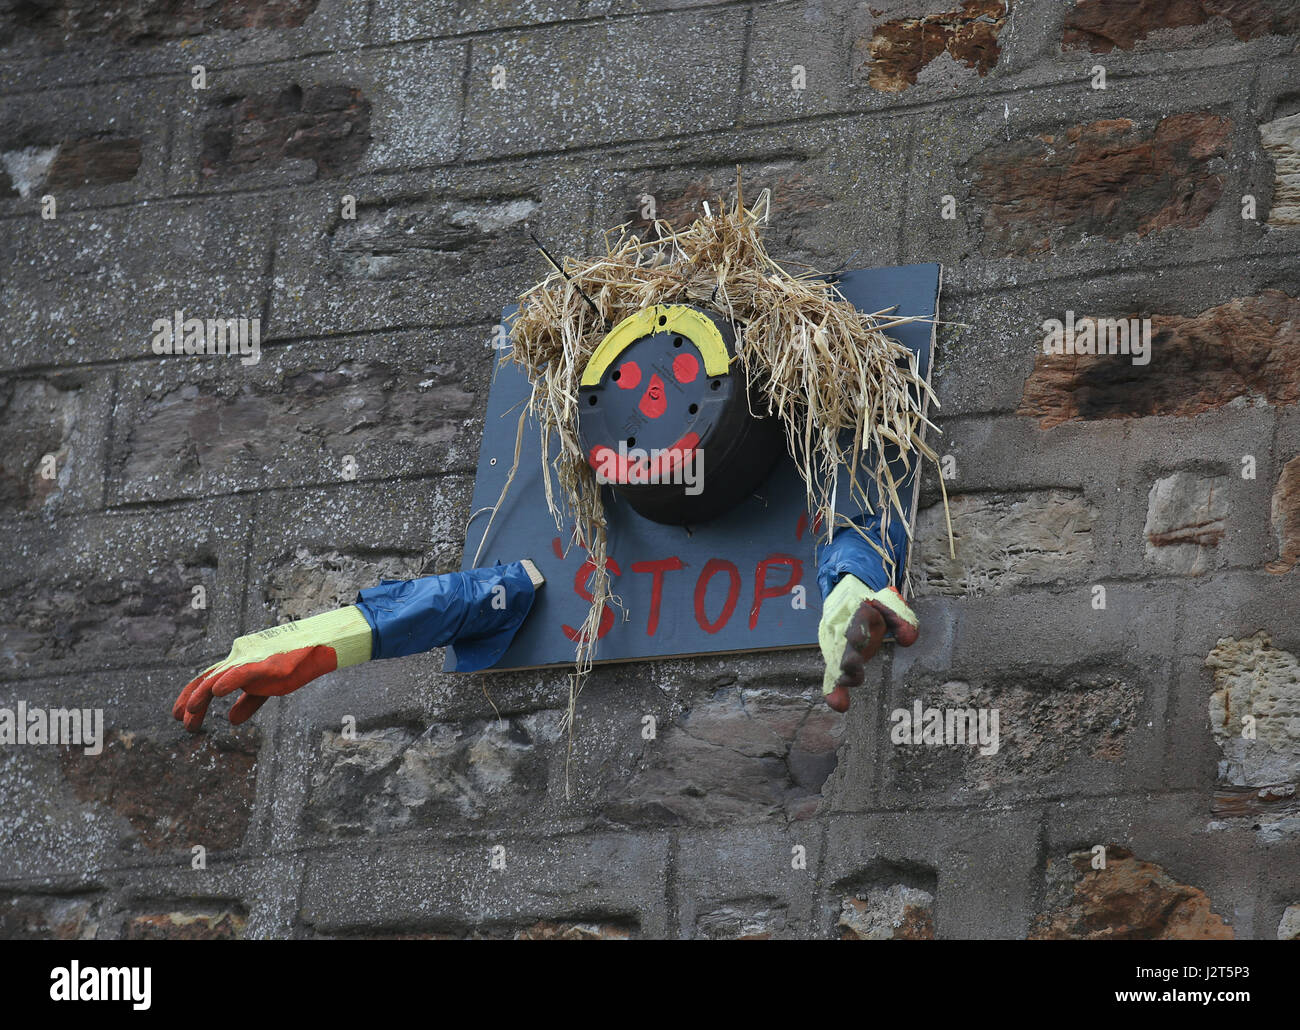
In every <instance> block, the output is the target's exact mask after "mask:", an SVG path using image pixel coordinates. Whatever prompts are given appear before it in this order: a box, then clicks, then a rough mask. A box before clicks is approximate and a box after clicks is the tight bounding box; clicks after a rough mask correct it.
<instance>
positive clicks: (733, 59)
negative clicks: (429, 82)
mask: <svg viewBox="0 0 1300 1030" xmlns="http://www.w3.org/2000/svg"><path fill="white" fill-rule="evenodd" d="M744 22H745V17H744V12H743V11H739V10H733V9H730V8H724V9H719V10H708V9H706V10H703V11H682V12H674V13H672V14H665V15H657V16H648V17H638V18H619V19H611V20H609V21H596V22H592V23H588V24H576V25H563V26H556V27H551V28H540V29H536V30H533V31H530V32H528V33H524V34H519V35H503V36H488V37H483V38H482V40H481V42H479V43H477V44H476V45H475V47H474V50H473V55H472V63H471V65H470V69H469V95H468V97H467V99H466V116H465V126H466V133H467V139H466V141H465V146H466V154H467V155H468V156H469V157H472V158H478V157H489V156H490V157H496V158H499V157H502V156H503V155H507V154H519V153H535V152H539V151H546V150H565V149H569V148H572V147H579V146H584V145H588V144H592V143H597V142H599V143H601V144H602V145H606V146H607V145H609V144H610V143H613V142H621V141H625V140H635V139H646V138H652V137H656V136H662V135H665V134H666V132H668V131H671V132H675V133H695V132H705V131H709V130H717V129H721V128H724V127H726V126H729V125H730V124H731V123H732V121H733V119H734V117H735V112H736V105H737V100H738V96H739V89H740V75H741V71H742V61H741V55H742V54H743V51H744V35H745V24H744ZM677 50H680V51H681V52H686V51H687V50H689V52H690V53H691V62H690V64H691V83H690V86H689V88H683V87H682V82H681V77H680V71H679V69H677V67H676V62H675V61H672V60H665V55H666V54H669V53H673V52H675V51H677ZM495 69H501V71H500V72H497V71H495ZM503 76H504V78H503ZM494 81H495V82H496V83H497V84H498V85H496V86H495V87H494ZM615 111H617V117H614V112H615ZM615 124H616V127H614V126H615Z"/></svg>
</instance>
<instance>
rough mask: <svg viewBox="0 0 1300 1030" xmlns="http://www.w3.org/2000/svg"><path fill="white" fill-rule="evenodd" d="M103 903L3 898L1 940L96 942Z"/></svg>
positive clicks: (86, 898)
mask: <svg viewBox="0 0 1300 1030" xmlns="http://www.w3.org/2000/svg"><path fill="white" fill-rule="evenodd" d="M99 909H100V899H99V898H97V897H95V896H92V895H82V894H71V895H58V894H6V895H3V896H0V936H3V937H4V939H5V940H10V941H14V940H58V941H77V940H93V939H94V937H95V934H96V932H97V931H98V929H99Z"/></svg>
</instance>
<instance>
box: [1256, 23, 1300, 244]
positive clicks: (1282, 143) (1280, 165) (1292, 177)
mask: <svg viewBox="0 0 1300 1030" xmlns="http://www.w3.org/2000/svg"><path fill="white" fill-rule="evenodd" d="M1298 17H1300V16H1298ZM1259 141H1260V144H1261V145H1262V146H1263V148H1264V150H1265V152H1266V153H1267V154H1268V156H1269V157H1271V158H1272V159H1273V203H1272V205H1271V206H1270V207H1269V210H1268V224H1269V225H1276V226H1279V227H1291V226H1296V225H1300V114H1293V115H1289V116H1287V117H1285V118H1278V119H1275V120H1274V121H1271V122H1268V123H1267V124H1265V125H1261V126H1260V127H1259Z"/></svg>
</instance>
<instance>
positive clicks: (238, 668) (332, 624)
mask: <svg viewBox="0 0 1300 1030" xmlns="http://www.w3.org/2000/svg"><path fill="white" fill-rule="evenodd" d="M371 646H372V631H371V628H370V623H368V622H367V621H366V618H365V616H364V615H362V614H361V610H360V609H359V608H358V607H357V606H356V605H348V606H347V607H344V608H339V609H338V610H337V611H332V612H325V613H324V614H322V615H313V616H312V617H311V618H310V619H302V620H301V621H298V622H290V623H286V624H285V625H283V626H272V627H271V628H270V629H264V630H262V631H261V632H260V633H251V634H249V635H247V636H243V637H236V638H235V642H234V644H232V645H231V648H230V654H229V655H228V656H227V657H226V658H225V659H224V660H222V661H220V662H217V664H216V665H212V666H209V667H208V668H206V669H204V670H203V671H202V672H201V673H199V674H198V675H197V676H196V677H194V679H192V680H190V682H189V683H187V684H185V689H183V690H182V691H181V693H180V696H179V697H178V698H177V699H176V703H175V704H174V705H172V717H173V718H175V719H179V720H181V721H182V722H183V723H184V724H185V728H186V729H187V730H189V731H190V732H191V733H197V732H198V731H199V727H200V726H201V725H202V724H203V717H204V716H205V715H206V714H207V711H208V705H210V704H211V703H212V699H213V698H214V697H225V696H226V695H227V694H231V693H234V692H235V691H236V690H242V691H243V693H242V694H241V695H240V696H239V698H238V699H237V700H236V701H235V703H234V705H232V706H231V709H230V722H231V723H232V724H233V725H235V726H238V725H239V724H240V723H241V722H244V721H246V720H247V719H249V718H251V717H252V715H253V714H254V713H255V712H256V711H257V710H258V709H259V708H261V707H262V705H264V704H266V701H267V698H271V697H283V696H284V695H285V694H291V693H293V691H295V690H297V689H298V688H299V687H301V686H303V685H304V684H306V683H310V682H311V681H312V680H314V679H316V677H318V676H324V675H325V674H326V673H327V672H333V671H334V670H335V669H342V668H346V667H347V666H349V665H359V664H361V663H362V662H366V661H369V660H370V652H371Z"/></svg>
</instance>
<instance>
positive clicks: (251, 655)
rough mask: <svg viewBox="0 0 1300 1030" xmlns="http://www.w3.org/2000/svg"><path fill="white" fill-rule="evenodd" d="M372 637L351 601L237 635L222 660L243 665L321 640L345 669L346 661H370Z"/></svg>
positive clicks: (308, 645)
mask: <svg viewBox="0 0 1300 1030" xmlns="http://www.w3.org/2000/svg"><path fill="white" fill-rule="evenodd" d="M372 638H373V634H372V633H371V630H370V623H368V622H367V621H366V617H365V616H364V615H362V614H361V609H360V608H358V607H357V606H356V605H354V604H350V605H347V606H346V607H344V608H337V609H335V610H334V611H332V612H322V613H321V614H320V615H313V616H312V617H311V618H309V619H299V620H298V621H297V622H286V623H285V624H284V625H283V626H271V627H270V628H269V629H264V630H261V631H259V632H257V633H250V634H248V635H247V636H243V637H236V638H235V642H234V644H233V645H232V646H231V648H230V657H229V658H227V659H226V662H225V663H224V664H227V665H231V666H233V665H244V664H246V663H248V662H259V661H262V660H264V659H266V658H270V657H271V656H272V655H276V654H284V653H286V652H288V651H296V650H298V649H299V648H302V647H316V646H318V645H321V644H324V645H325V646H326V647H332V648H334V654H335V655H336V656H337V657H338V663H339V664H338V667H339V668H340V669H346V668H347V667H348V666H349V665H360V664H361V663H362V662H368V661H370V652H371V646H372Z"/></svg>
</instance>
